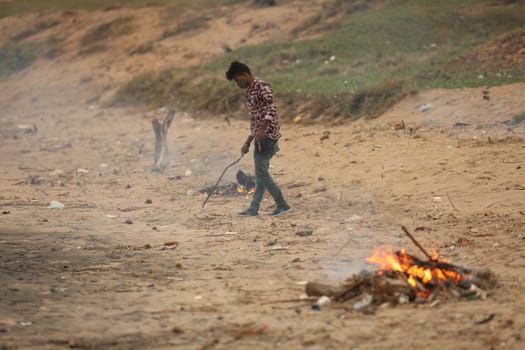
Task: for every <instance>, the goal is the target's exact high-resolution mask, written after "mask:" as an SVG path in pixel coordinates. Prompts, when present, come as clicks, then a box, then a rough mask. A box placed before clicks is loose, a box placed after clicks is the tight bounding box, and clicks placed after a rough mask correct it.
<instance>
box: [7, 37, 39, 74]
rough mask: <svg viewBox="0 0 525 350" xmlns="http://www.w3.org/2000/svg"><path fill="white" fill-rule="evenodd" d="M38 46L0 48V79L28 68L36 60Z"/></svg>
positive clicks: (22, 45)
mask: <svg viewBox="0 0 525 350" xmlns="http://www.w3.org/2000/svg"><path fill="white" fill-rule="evenodd" d="M37 52H38V45H35V44H21V45H9V46H6V47H2V48H0V78H1V77H6V76H8V75H11V74H13V73H15V72H18V71H20V70H22V69H24V68H27V67H29V66H30V65H31V64H32V63H33V61H34V60H35V59H36V58H37Z"/></svg>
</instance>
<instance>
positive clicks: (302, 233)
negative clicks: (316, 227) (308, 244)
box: [295, 230, 314, 237]
mask: <svg viewBox="0 0 525 350" xmlns="http://www.w3.org/2000/svg"><path fill="white" fill-rule="evenodd" d="M313 233H314V231H312V230H306V231H299V232H296V233H295V235H296V236H299V237H308V236H311V235H312V234H313Z"/></svg>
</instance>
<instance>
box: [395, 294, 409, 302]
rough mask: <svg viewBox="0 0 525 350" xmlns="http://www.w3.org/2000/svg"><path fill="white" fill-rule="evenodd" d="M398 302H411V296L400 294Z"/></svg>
mask: <svg viewBox="0 0 525 350" xmlns="http://www.w3.org/2000/svg"><path fill="white" fill-rule="evenodd" d="M397 302H398V303H399V304H408V303H409V302H410V298H409V297H408V296H407V295H405V294H399V295H398V297H397Z"/></svg>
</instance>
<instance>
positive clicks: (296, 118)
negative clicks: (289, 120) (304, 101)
mask: <svg viewBox="0 0 525 350" xmlns="http://www.w3.org/2000/svg"><path fill="white" fill-rule="evenodd" d="M302 120H303V117H301V116H300V115H298V116H297V117H295V118H293V122H294V123H295V124H299V123H300V122H301V121H302Z"/></svg>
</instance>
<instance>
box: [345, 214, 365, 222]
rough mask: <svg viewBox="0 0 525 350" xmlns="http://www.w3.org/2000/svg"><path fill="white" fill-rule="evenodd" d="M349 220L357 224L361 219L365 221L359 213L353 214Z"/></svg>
mask: <svg viewBox="0 0 525 350" xmlns="http://www.w3.org/2000/svg"><path fill="white" fill-rule="evenodd" d="M348 221H350V222H351V223H354V224H357V223H360V222H361V221H363V218H362V217H360V216H359V215H352V216H351V217H350V218H349V219H348Z"/></svg>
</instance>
